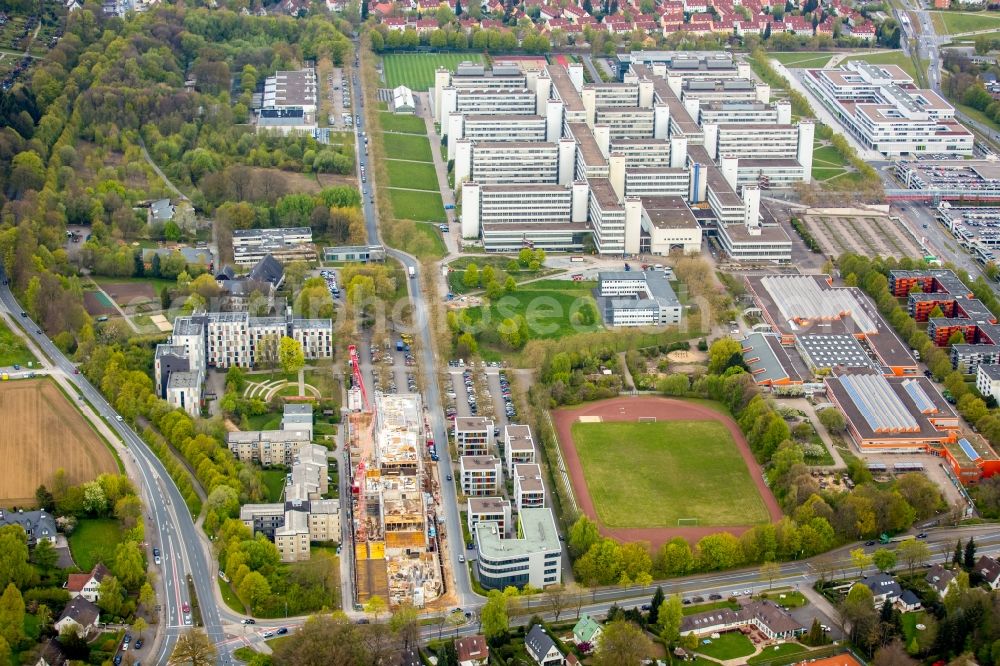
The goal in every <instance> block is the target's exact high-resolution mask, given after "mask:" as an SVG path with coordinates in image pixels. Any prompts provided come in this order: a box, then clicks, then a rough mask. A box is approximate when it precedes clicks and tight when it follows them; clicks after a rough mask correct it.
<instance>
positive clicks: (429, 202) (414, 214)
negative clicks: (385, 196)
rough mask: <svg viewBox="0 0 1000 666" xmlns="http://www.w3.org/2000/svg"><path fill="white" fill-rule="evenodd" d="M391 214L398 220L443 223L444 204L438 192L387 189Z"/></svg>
mask: <svg viewBox="0 0 1000 666" xmlns="http://www.w3.org/2000/svg"><path fill="white" fill-rule="evenodd" d="M389 200H390V201H391V202H392V212H393V214H394V215H395V216H396V218H397V219H400V220H416V221H417V222H435V221H436V222H443V221H444V220H445V215H444V204H443V203H442V202H441V194H440V193H438V192H420V191H416V190H397V189H393V188H390V189H389Z"/></svg>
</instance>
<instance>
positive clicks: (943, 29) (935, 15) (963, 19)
mask: <svg viewBox="0 0 1000 666" xmlns="http://www.w3.org/2000/svg"><path fill="white" fill-rule="evenodd" d="M931 19H932V20H933V21H934V28H935V30H936V31H937V32H939V33H945V34H949V35H954V34H955V33H959V32H973V31H974V30H989V29H991V28H1000V12H931Z"/></svg>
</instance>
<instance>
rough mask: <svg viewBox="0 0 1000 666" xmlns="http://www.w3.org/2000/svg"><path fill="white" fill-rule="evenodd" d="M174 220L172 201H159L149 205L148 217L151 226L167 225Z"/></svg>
mask: <svg viewBox="0 0 1000 666" xmlns="http://www.w3.org/2000/svg"><path fill="white" fill-rule="evenodd" d="M172 219H174V207H173V205H172V204H171V203H170V199H157V200H156V201H154V202H152V203H150V204H149V213H148V214H147V215H146V220H147V222H148V223H149V224H154V223H156V222H162V223H166V222H169V221H170V220H172Z"/></svg>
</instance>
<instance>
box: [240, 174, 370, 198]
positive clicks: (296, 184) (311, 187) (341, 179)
mask: <svg viewBox="0 0 1000 666" xmlns="http://www.w3.org/2000/svg"><path fill="white" fill-rule="evenodd" d="M251 171H252V172H253V173H255V174H264V173H266V174H271V175H273V176H275V177H276V178H277V179H278V180H279V181H280V182H281V183H282V187H283V189H284V190H285V191H287V192H301V193H303V194H316V193H317V192H319V191H320V190H322V189H323V188H324V187H336V186H340V185H348V186H350V187H354V188H357V186H358V179H357V177H356V176H342V175H340V174H336V173H321V174H317V175H316V176H315V177H313V176H312V175H311V174H307V173H298V172H296V171H282V170H281V169H267V168H264V167H252V168H251Z"/></svg>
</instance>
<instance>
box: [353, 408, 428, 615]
mask: <svg viewBox="0 0 1000 666" xmlns="http://www.w3.org/2000/svg"><path fill="white" fill-rule="evenodd" d="M371 407H372V411H371V412H367V411H364V412H358V413H355V414H351V416H350V417H349V421H348V424H349V428H350V434H349V444H350V453H351V463H352V468H353V469H355V478H354V482H353V488H352V490H353V498H354V499H353V501H354V507H353V508H354V519H355V520H354V525H355V530H354V539H355V544H354V552H355V563H356V566H355V571H356V577H357V580H356V583H357V586H356V589H357V592H358V602H359V603H364V602H365V601H367V600H368V599H369V598H370V597H371V596H372V595H376V594H377V595H379V596H382V597H383V598H385V599H387V600H388V601H389V603H390V605H392V606H396V605H398V604H401V603H412V604H413V605H414V606H417V607H421V606H423V605H424V604H426V603H428V602H431V601H433V600H435V599H436V598H437V597H439V596H440V595H441V593H442V582H441V567H440V562H439V560H438V554H437V552H436V551H437V549H436V547H435V545H434V540H433V539H432V538H431V537H433V536H434V534H435V529H434V528H435V526H434V522H433V507H432V506H430V505H431V504H432V503H431V502H430V500H429V499H428V496H427V495H426V494H425V492H424V488H425V486H426V479H425V473H426V471H425V469H424V465H423V462H424V456H425V455H426V453H425V451H424V449H423V447H424V439H423V438H424V424H423V410H422V406H421V399H420V396H419V395H418V394H399V395H376V396H375V401H374V404H373V405H371Z"/></svg>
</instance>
